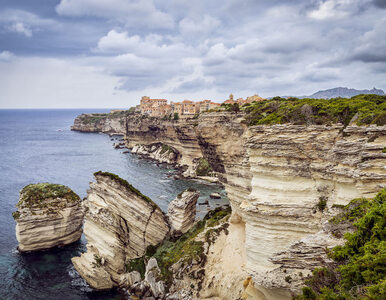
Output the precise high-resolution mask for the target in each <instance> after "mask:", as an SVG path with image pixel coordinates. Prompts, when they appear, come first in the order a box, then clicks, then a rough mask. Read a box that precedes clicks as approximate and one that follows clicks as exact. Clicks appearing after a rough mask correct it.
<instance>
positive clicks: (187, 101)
mask: <svg viewBox="0 0 386 300" xmlns="http://www.w3.org/2000/svg"><path fill="white" fill-rule="evenodd" d="M182 103H193V101H191V100H184V101H182Z"/></svg>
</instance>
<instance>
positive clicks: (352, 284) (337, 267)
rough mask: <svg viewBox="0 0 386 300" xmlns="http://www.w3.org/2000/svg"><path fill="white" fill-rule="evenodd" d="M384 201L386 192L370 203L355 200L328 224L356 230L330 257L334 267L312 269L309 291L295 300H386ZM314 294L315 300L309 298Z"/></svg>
mask: <svg viewBox="0 0 386 300" xmlns="http://www.w3.org/2000/svg"><path fill="white" fill-rule="evenodd" d="M385 200H386V189H383V190H381V191H380V192H379V193H378V194H377V195H376V197H374V199H373V200H367V199H364V198H361V199H354V200H353V201H351V202H350V203H349V204H348V205H347V206H346V207H345V211H344V212H343V213H341V214H340V215H338V216H336V217H334V218H333V219H332V220H331V222H333V223H339V222H347V221H349V222H351V223H353V226H354V227H355V229H356V230H355V231H354V232H353V233H346V234H345V240H346V243H345V244H344V245H343V246H337V247H335V248H334V249H333V250H332V252H331V253H330V256H331V258H333V259H334V260H335V262H336V264H334V266H331V267H329V268H317V269H315V270H314V272H313V275H312V277H311V278H310V279H309V280H307V281H306V284H307V286H308V287H307V288H305V289H303V291H302V294H301V295H300V296H298V297H295V299H385V298H384V296H385V291H386V239H385V237H386V230H385V225H386V203H385ZM314 294H315V297H316V298H315V297H314V298H310V297H313V296H312V295H314ZM310 295H311V296H310Z"/></svg>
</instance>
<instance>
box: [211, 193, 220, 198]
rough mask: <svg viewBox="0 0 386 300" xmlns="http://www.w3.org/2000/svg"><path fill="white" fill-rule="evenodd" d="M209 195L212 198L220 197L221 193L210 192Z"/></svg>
mask: <svg viewBox="0 0 386 300" xmlns="http://www.w3.org/2000/svg"><path fill="white" fill-rule="evenodd" d="M209 197H210V198H212V199H221V195H220V194H219V193H212V194H210V196H209Z"/></svg>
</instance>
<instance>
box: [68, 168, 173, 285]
mask: <svg viewBox="0 0 386 300" xmlns="http://www.w3.org/2000/svg"><path fill="white" fill-rule="evenodd" d="M94 175H95V179H96V182H93V183H91V184H90V190H89V191H88V196H87V199H86V201H85V202H84V206H85V207H86V209H87V213H86V216H85V224H84V233H85V236H86V239H87V252H86V253H83V254H82V255H81V256H80V257H75V258H73V259H72V262H73V264H74V266H75V269H76V270H77V271H78V272H79V273H80V275H81V276H82V277H83V278H84V279H85V280H86V281H87V283H88V284H89V285H90V286H91V287H93V288H95V289H99V290H105V289H110V288H112V287H114V286H121V285H123V286H125V285H127V282H128V280H130V279H129V278H128V274H127V273H126V272H125V264H126V263H127V262H128V261H129V260H130V259H133V258H136V257H140V256H142V255H143V254H144V253H145V250H146V248H147V247H148V246H149V245H156V244H158V243H160V242H161V241H162V240H163V239H164V238H165V236H166V235H167V234H168V232H169V225H168V223H167V218H166V216H165V214H164V213H163V212H162V211H161V210H160V208H159V207H158V206H157V205H156V204H155V203H154V202H152V201H151V200H150V199H149V198H147V197H146V196H144V195H142V194H141V193H140V192H139V191H138V190H136V189H135V188H133V187H132V186H131V185H130V184H128V183H127V182H126V181H125V180H123V179H121V178H119V177H118V176H116V175H114V174H111V173H104V172H97V173H95V174H94Z"/></svg>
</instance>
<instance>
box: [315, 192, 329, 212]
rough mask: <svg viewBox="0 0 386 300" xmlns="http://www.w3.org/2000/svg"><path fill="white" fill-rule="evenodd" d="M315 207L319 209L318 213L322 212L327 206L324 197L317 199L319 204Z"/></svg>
mask: <svg viewBox="0 0 386 300" xmlns="http://www.w3.org/2000/svg"><path fill="white" fill-rule="evenodd" d="M316 206H317V208H318V209H319V211H324V209H325V208H326V206H327V198H326V197H324V196H322V197H320V198H319V202H318V204H317V205H316Z"/></svg>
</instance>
